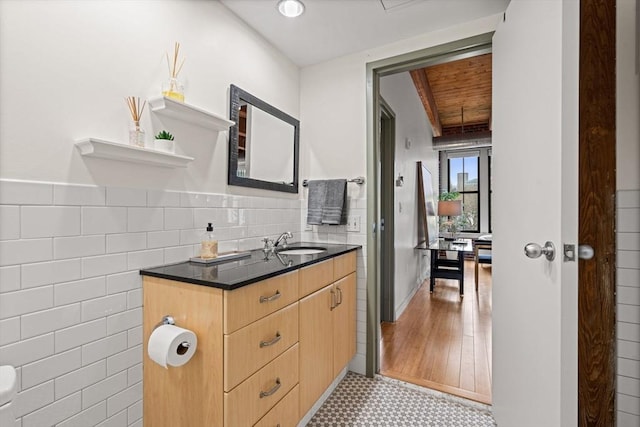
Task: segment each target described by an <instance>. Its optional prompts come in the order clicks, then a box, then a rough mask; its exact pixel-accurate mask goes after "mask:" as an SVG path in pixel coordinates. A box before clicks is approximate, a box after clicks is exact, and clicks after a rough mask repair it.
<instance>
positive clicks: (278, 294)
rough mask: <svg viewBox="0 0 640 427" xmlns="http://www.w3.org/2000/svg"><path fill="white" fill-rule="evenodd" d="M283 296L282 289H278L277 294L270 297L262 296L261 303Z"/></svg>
mask: <svg viewBox="0 0 640 427" xmlns="http://www.w3.org/2000/svg"><path fill="white" fill-rule="evenodd" d="M281 296H282V294H281V293H280V291H276V293H275V294H273V295H271V296H270V297H263V296H261V297H260V304H262V303H263V302H271V301H275V300H277V299H278V298H280V297H281Z"/></svg>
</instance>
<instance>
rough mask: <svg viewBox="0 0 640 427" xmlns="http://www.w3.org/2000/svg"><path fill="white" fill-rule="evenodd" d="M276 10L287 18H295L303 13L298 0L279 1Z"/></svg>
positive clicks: (302, 5)
mask: <svg viewBox="0 0 640 427" xmlns="http://www.w3.org/2000/svg"><path fill="white" fill-rule="evenodd" d="M278 10H279V11H280V13H281V14H282V15H284V16H286V17H287V18H295V17H296V16H300V15H302V12H304V4H302V2H301V1H299V0H280V1H279V2H278Z"/></svg>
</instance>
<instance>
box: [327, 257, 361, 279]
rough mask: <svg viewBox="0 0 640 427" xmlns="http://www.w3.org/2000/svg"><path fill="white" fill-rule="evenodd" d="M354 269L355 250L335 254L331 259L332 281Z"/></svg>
mask: <svg viewBox="0 0 640 427" xmlns="http://www.w3.org/2000/svg"><path fill="white" fill-rule="evenodd" d="M354 271H356V251H352V252H349V253H346V254H344V255H340V256H337V257H335V258H334V259H333V281H336V280H339V279H342V278H343V277H346V276H348V275H349V274H351V273H353V272H354Z"/></svg>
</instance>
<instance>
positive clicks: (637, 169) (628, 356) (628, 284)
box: [616, 0, 640, 427]
mask: <svg viewBox="0 0 640 427" xmlns="http://www.w3.org/2000/svg"><path fill="white" fill-rule="evenodd" d="M637 4H638V3H637V2H636V1H634V0H618V2H617V12H616V13H617V35H616V36H617V40H616V43H617V55H616V57H617V63H616V67H617V69H616V73H617V98H616V116H617V123H616V127H617V129H616V130H617V188H618V190H619V191H618V194H617V212H616V214H617V227H616V229H617V231H618V236H617V238H618V241H617V246H618V247H617V249H618V252H617V259H618V262H617V270H616V275H617V289H616V303H617V307H616V309H617V313H616V317H617V344H618V348H617V355H618V364H617V369H618V371H617V372H618V378H617V391H618V393H617V396H616V398H617V410H618V412H617V425H618V427H631V426H638V425H640V338H639V337H640V263H639V260H640V226H639V225H640V143H639V142H640V84H639V76H638V72H639V70H637V69H636V62H635V61H636V59H637V57H636V50H635V49H636V43H640V40H639V39H638V37H639V36H638V33H637V31H638V29H637V28H636V25H637V23H636V22H635V17H636V6H637Z"/></svg>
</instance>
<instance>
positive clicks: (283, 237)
mask: <svg viewBox="0 0 640 427" xmlns="http://www.w3.org/2000/svg"><path fill="white" fill-rule="evenodd" d="M287 239H293V234H291V232H290V231H285V232H284V233H282V234H281V235H280V237H278V238H277V239H276V241H275V242H274V243H273V247H274V249H275V248H277V247H278V245H279V244H280V242H282V241H283V240H284V247H285V248H286V247H287Z"/></svg>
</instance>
